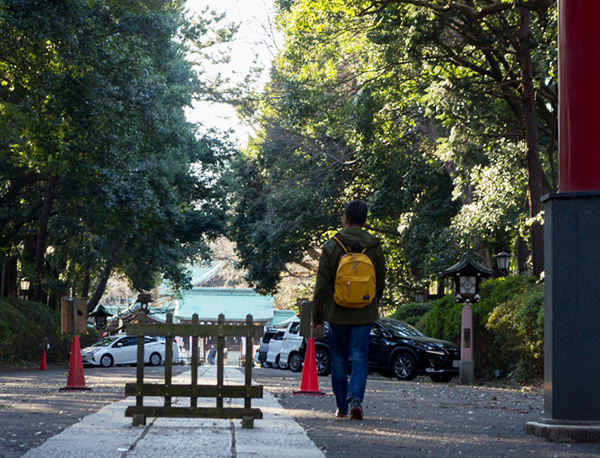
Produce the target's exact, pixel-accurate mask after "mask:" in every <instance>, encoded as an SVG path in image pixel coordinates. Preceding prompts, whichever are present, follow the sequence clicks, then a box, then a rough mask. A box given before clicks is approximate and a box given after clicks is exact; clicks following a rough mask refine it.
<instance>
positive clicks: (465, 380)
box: [458, 361, 475, 385]
mask: <svg viewBox="0 0 600 458" xmlns="http://www.w3.org/2000/svg"><path fill="white" fill-rule="evenodd" d="M458 368H459V370H460V374H459V376H458V378H459V383H460V384H461V385H471V384H472V383H473V380H474V378H475V366H474V364H473V361H461V362H460V364H459V366H458Z"/></svg>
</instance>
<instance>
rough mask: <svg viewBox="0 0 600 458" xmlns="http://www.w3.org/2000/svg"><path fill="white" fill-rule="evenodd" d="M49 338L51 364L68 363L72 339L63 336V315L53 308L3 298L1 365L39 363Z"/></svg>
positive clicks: (0, 305)
mask: <svg viewBox="0 0 600 458" xmlns="http://www.w3.org/2000/svg"><path fill="white" fill-rule="evenodd" d="M44 338H47V339H48V343H49V344H50V350H49V351H48V352H47V353H46V361H47V362H48V363H57V362H61V363H62V362H66V361H68V360H69V354H70V351H71V341H72V338H71V337H70V336H63V335H61V333H60V315H59V314H58V313H57V312H56V311H54V310H52V309H51V308H50V307H48V306H46V305H44V304H40V303H38V302H33V301H24V300H21V299H0V363H6V364H39V363H40V361H41V357H42V352H43V345H42V344H43V340H44Z"/></svg>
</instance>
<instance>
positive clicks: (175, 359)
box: [156, 337, 179, 363]
mask: <svg viewBox="0 0 600 458" xmlns="http://www.w3.org/2000/svg"><path fill="white" fill-rule="evenodd" d="M166 339H167V338H166V337H157V338H156V340H160V341H161V342H165V348H167V347H166V345H167V344H166ZM172 339H173V362H174V363H176V362H179V343H178V342H177V339H176V338H175V337H173V338H172Z"/></svg>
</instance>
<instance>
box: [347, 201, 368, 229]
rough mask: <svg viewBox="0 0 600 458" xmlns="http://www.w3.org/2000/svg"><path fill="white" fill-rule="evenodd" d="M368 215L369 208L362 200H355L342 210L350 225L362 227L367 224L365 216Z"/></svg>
mask: <svg viewBox="0 0 600 458" xmlns="http://www.w3.org/2000/svg"><path fill="white" fill-rule="evenodd" d="M368 213H369V207H368V206H367V203H366V202H365V201H364V200H358V199H355V200H353V201H350V202H348V203H347V204H346V207H345V208H344V215H346V218H347V219H348V222H349V223H351V224H359V225H361V226H364V225H365V223H366V222H367V214H368Z"/></svg>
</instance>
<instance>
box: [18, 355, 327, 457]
mask: <svg viewBox="0 0 600 458" xmlns="http://www.w3.org/2000/svg"><path fill="white" fill-rule="evenodd" d="M199 371H200V373H199V383H201V384H214V383H215V380H216V367H215V366H208V367H206V366H203V367H201V368H199ZM190 374H191V372H189V371H188V372H186V373H184V374H182V375H181V376H179V377H174V378H173V383H180V384H181V383H189V379H190V376H191V375H190ZM225 379H226V383H228V384H232V385H236V384H239V385H242V384H243V374H242V372H241V371H240V370H239V369H236V368H234V367H225ZM174 401H175V402H174V404H173V405H189V398H188V399H181V400H179V399H178V400H174ZM226 401H227V400H226ZM150 402H152V400H151V401H150ZM160 402H162V401H159V400H157V401H156V403H157V405H160ZM230 402H231V403H230V404H228V405H227V406H229V405H236V403H239V404H240V405H241V403H242V402H243V401H242V400H230ZM144 403H145V404H146V398H145V399H144ZM133 404H135V398H128V399H126V400H123V401H119V402H116V403H114V404H111V405H108V406H106V407H104V408H103V409H102V410H100V411H99V412H97V413H95V414H91V415H88V416H87V417H85V418H84V419H83V420H82V421H80V422H79V423H76V424H74V425H73V426H71V427H69V428H67V429H66V430H64V431H63V432H62V433H60V434H58V435H56V436H54V437H51V438H50V439H48V440H47V441H46V442H44V443H43V444H42V445H41V446H39V447H38V448H35V449H32V450H30V451H29V452H28V453H26V454H25V455H24V457H25V458H71V457H72V458H82V457H85V458H167V457H177V458H187V457H190V458H191V457H194V458H196V457H211V458H213V457H214V458H221V457H223V458H225V457H227V458H230V457H234V458H250V457H264V458H269V457H273V458H275V457H277V458H281V457H284V456H285V457H286V458H296V457H298V458H323V457H324V455H323V453H322V452H321V451H320V450H319V449H318V448H317V447H316V446H315V445H314V444H313V442H312V441H311V440H310V439H309V438H308V436H307V434H306V433H305V432H304V430H303V429H302V427H300V426H299V425H298V424H297V423H296V422H295V421H294V420H293V419H292V417H290V415H289V414H287V413H286V412H285V411H284V409H283V408H282V407H281V406H280V405H279V403H278V402H277V400H276V399H275V398H274V397H273V396H272V395H271V394H269V393H268V392H266V391H265V392H264V397H263V399H255V400H253V401H252V407H258V408H260V409H261V410H262V412H263V417H264V418H263V419H262V420H255V421H254V428H253V429H242V425H241V420H218V419H185V418H156V419H148V424H147V426H146V427H134V426H132V419H131V418H128V417H125V415H124V414H125V409H126V408H127V406H129V405H133ZM148 405H151V404H150V403H149V404H148ZM198 405H199V406H201V405H202V406H214V405H215V402H214V400H212V401H211V400H205V401H204V402H202V403H201V400H200V399H198Z"/></svg>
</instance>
